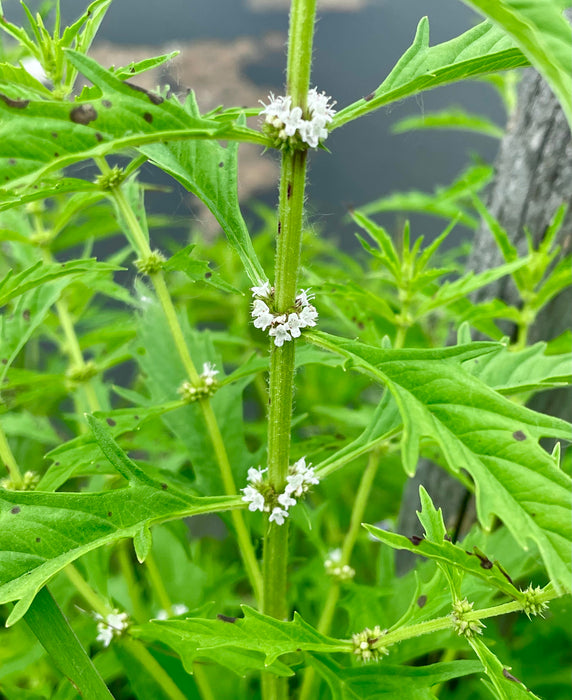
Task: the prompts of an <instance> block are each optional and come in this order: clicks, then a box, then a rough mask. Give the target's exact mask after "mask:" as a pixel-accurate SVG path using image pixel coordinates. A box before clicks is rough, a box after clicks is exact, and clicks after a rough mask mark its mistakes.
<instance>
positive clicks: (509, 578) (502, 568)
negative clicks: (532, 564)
mask: <svg viewBox="0 0 572 700" xmlns="http://www.w3.org/2000/svg"><path fill="white" fill-rule="evenodd" d="M495 564H496V565H497V567H498V570H499V571H500V572H501V574H502V575H503V576H504V577H505V578H506V580H507V581H508V582H509V583H512V582H513V581H512V579H511V577H510V576H509V575H508V572H507V571H506V569H505V568H504V567H503V566H501V565H500V564H499V563H498V561H495ZM513 585H514V584H513Z"/></svg>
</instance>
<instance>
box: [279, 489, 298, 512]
mask: <svg viewBox="0 0 572 700" xmlns="http://www.w3.org/2000/svg"><path fill="white" fill-rule="evenodd" d="M278 503H280V505H281V506H284V508H290V506H295V505H296V499H295V498H292V496H291V495H290V493H289V492H288V491H284V493H281V494H280V495H279V496H278Z"/></svg>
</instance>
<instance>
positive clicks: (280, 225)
mask: <svg viewBox="0 0 572 700" xmlns="http://www.w3.org/2000/svg"><path fill="white" fill-rule="evenodd" d="M281 233H282V222H281V221H279V222H278V235H280V234H281Z"/></svg>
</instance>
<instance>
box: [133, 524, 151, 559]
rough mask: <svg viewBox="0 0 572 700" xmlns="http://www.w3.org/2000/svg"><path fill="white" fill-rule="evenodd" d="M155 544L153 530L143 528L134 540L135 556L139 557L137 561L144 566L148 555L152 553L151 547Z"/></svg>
mask: <svg viewBox="0 0 572 700" xmlns="http://www.w3.org/2000/svg"><path fill="white" fill-rule="evenodd" d="M152 544H153V535H152V534H151V530H150V529H149V527H147V526H143V527H142V528H141V529H140V530H139V531H138V532H137V534H136V535H135V537H134V538H133V547H134V548H135V554H136V555H137V561H138V562H139V563H140V564H142V563H143V562H144V561H145V559H147V555H148V554H149V552H150V551H151V546H152Z"/></svg>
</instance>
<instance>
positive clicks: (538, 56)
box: [463, 0, 572, 126]
mask: <svg viewBox="0 0 572 700" xmlns="http://www.w3.org/2000/svg"><path fill="white" fill-rule="evenodd" d="M463 2H464V3H465V5H469V7H472V8H473V9H474V10H476V11H477V12H480V13H481V14H482V15H484V16H485V17H487V18H488V19H489V20H490V21H491V22H494V23H495V24H496V25H497V26H498V27H500V28H501V29H502V30H503V32H504V33H505V34H506V35H507V36H510V37H511V39H512V40H513V41H514V43H515V44H516V45H517V46H518V47H519V48H520V50H521V51H522V53H523V54H524V55H525V56H526V57H527V58H528V60H529V61H530V62H531V63H532V65H533V66H534V67H535V68H536V70H537V71H538V72H539V73H540V74H541V75H542V76H543V77H544V78H545V79H546V81H547V82H548V84H549V85H550V87H551V88H552V90H553V91H554V94H555V95H556V97H557V98H558V100H559V101H560V104H561V105H562V109H563V110H564V113H565V114H566V118H567V119H568V123H569V124H570V125H571V126H572V75H571V73H570V51H571V49H572V29H571V28H570V23H569V22H568V20H567V19H566V17H564V15H563V14H562V11H563V9H564V7H569V6H570V5H569V3H568V2H561V1H560V0H559V1H558V2H554V0H463Z"/></svg>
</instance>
